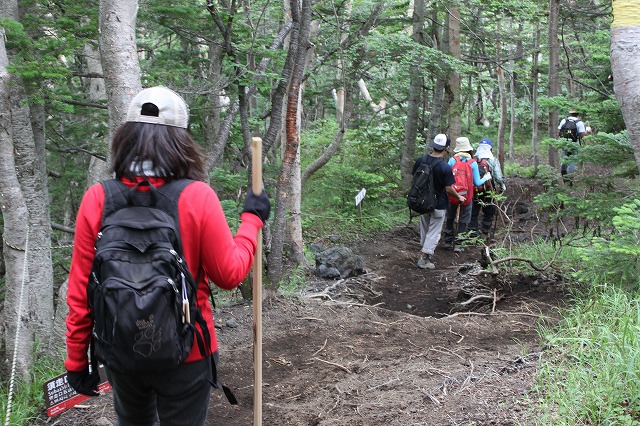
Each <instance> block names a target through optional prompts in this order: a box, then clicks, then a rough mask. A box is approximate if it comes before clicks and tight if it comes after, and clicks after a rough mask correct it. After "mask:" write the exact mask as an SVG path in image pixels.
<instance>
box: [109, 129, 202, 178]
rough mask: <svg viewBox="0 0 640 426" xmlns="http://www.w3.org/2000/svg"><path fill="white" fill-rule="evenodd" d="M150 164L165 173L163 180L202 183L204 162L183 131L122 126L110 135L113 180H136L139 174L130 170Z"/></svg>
mask: <svg viewBox="0 0 640 426" xmlns="http://www.w3.org/2000/svg"><path fill="white" fill-rule="evenodd" d="M143 161H151V162H152V164H153V167H154V168H155V169H157V170H162V171H164V175H165V176H163V177H167V178H172V179H180V178H189V179H194V180H204V179H205V177H206V175H205V172H204V160H203V156H202V154H201V152H200V147H199V146H198V145H197V144H196V143H195V142H194V140H193V139H191V136H190V135H189V133H188V132H187V130H186V129H183V128H180V127H173V126H165V125H162V124H151V123H133V122H127V123H124V124H123V125H122V126H121V127H120V128H119V129H118V130H117V131H116V134H115V135H114V136H113V142H112V144H111V170H112V171H113V172H114V173H115V174H116V178H118V179H121V178H123V177H126V178H128V179H132V180H135V178H136V176H137V175H138V173H136V172H135V170H132V169H131V165H132V164H133V163H134V162H136V163H138V164H142V162H143Z"/></svg>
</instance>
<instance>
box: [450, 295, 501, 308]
mask: <svg viewBox="0 0 640 426" xmlns="http://www.w3.org/2000/svg"><path fill="white" fill-rule="evenodd" d="M479 299H495V296H489V295H486V294H478V295H477V296H473V297H472V298H471V299H469V300H467V301H466V302H460V303H458V305H461V306H466V305H468V304H470V303H473V302H475V301H476V300H479Z"/></svg>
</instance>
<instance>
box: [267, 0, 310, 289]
mask: <svg viewBox="0 0 640 426" xmlns="http://www.w3.org/2000/svg"><path fill="white" fill-rule="evenodd" d="M290 4H291V19H292V22H293V23H294V30H293V32H292V33H291V42H290V44H289V49H290V50H294V51H295V55H294V58H295V60H294V61H293V64H294V65H293V70H292V73H291V81H290V83H289V88H288V91H287V110H286V123H285V124H286V126H285V128H286V144H285V150H284V153H283V154H284V155H283V160H282V166H281V169H280V175H279V176H278V185H277V195H276V213H275V218H274V225H273V235H274V237H276V238H274V240H273V241H272V244H271V254H272V256H271V257H270V262H269V278H270V279H269V281H270V283H269V287H270V289H274V290H275V289H276V288H277V285H278V283H279V282H280V279H281V278H282V275H283V265H284V240H283V239H282V238H277V236H278V235H284V234H285V232H284V231H285V229H286V222H287V217H286V216H287V206H290V205H291V200H290V199H289V197H290V196H291V195H292V194H291V192H292V187H291V181H292V179H293V175H294V173H295V170H294V168H295V167H298V168H299V167H300V163H299V161H298V162H297V161H296V160H297V159H299V156H298V150H299V147H300V134H299V132H298V99H299V96H300V86H301V84H302V77H303V74H304V66H305V61H306V53H307V49H308V48H309V31H310V24H311V3H310V0H303V1H302V3H301V5H298V3H297V0H293V1H291V3H290ZM296 27H298V29H296ZM294 35H295V36H294ZM300 243H301V242H300ZM292 250H293V252H295V251H297V249H295V248H293V247H292ZM272 262H274V263H272ZM274 286H275V287H274Z"/></svg>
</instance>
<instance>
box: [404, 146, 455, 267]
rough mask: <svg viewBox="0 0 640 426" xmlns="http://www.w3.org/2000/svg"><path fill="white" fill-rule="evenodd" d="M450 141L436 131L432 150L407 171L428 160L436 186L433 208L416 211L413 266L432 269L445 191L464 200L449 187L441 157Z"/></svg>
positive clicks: (450, 176) (447, 171)
mask: <svg viewBox="0 0 640 426" xmlns="http://www.w3.org/2000/svg"><path fill="white" fill-rule="evenodd" d="M449 145H451V141H450V140H449V138H448V137H447V136H446V135H444V134H439V135H437V136H436V137H435V138H434V139H433V142H432V143H431V147H432V148H433V152H432V153H431V154H430V155H425V156H422V157H420V158H418V159H417V160H416V162H415V164H414V165H413V170H412V171H411V174H415V172H416V170H417V169H418V167H420V165H421V164H422V163H425V162H426V163H428V164H429V165H431V167H432V168H433V180H434V186H435V189H436V197H437V200H438V201H437V206H436V208H435V210H433V211H431V212H428V213H424V214H421V215H420V246H421V249H420V255H419V257H418V263H417V266H418V268H420V269H433V268H435V267H436V266H435V264H434V263H433V253H434V252H435V250H436V247H437V246H438V241H440V234H441V232H442V225H443V224H444V218H445V215H446V212H447V205H448V203H449V202H448V200H447V193H448V194H451V195H452V196H454V197H456V198H458V199H459V200H460V202H464V200H465V198H464V197H463V196H461V195H458V193H457V192H456V191H455V189H453V187H452V186H451V185H453V184H454V183H455V179H454V178H453V172H452V171H451V166H449V165H448V164H447V163H446V162H445V161H444V159H443V157H444V156H445V154H446V153H447V150H448V149H449Z"/></svg>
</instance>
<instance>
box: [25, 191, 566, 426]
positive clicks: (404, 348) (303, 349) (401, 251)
mask: <svg viewBox="0 0 640 426" xmlns="http://www.w3.org/2000/svg"><path fill="white" fill-rule="evenodd" d="M510 187H511V188H514V189H513V190H517V191H518V193H517V194H508V195H509V196H510V197H511V198H513V199H516V198H517V199H521V198H522V196H523V194H525V193H526V192H527V191H528V190H529V189H530V188H529V189H523V188H522V187H520V189H517V188H518V185H517V184H515V183H513V182H512V183H511V184H510ZM525 198H529V199H530V196H527V197H525ZM525 227H526V224H525V223H523V232H525V229H524V228H525ZM417 232H418V228H417V223H416V221H415V220H414V221H413V223H411V224H409V225H406V226H400V227H398V228H395V229H393V230H391V231H388V232H386V233H383V234H381V235H376V236H372V237H371V238H368V239H366V240H362V241H359V242H358V243H355V245H353V246H351V248H352V249H353V251H354V252H355V253H356V254H358V255H361V256H363V257H364V259H365V266H366V270H367V273H366V274H365V275H361V276H358V277H354V278H349V279H345V280H342V281H326V280H319V279H312V282H311V284H310V286H309V288H307V289H305V292H304V293H303V294H301V295H300V296H296V297H288V298H280V299H278V300H276V301H272V302H271V303H268V302H267V303H265V306H264V314H263V333H264V336H263V361H264V367H263V382H264V383H263V384H264V389H263V415H262V418H263V424H264V425H266V426H281V425H282V426H284V425H292V426H311V425H317V426H347V425H348V426H372V425H389V426H395V425H397V426H410V425H521V424H536V422H535V412H534V407H533V405H532V404H531V403H529V402H528V399H527V395H528V394H529V392H530V389H531V386H532V381H533V379H534V375H535V372H536V369H537V365H538V360H539V357H540V354H541V353H542V351H543V348H541V347H540V344H539V340H538V336H537V333H536V327H537V325H538V323H539V322H541V321H547V322H552V323H553V322H555V321H557V319H558V313H557V309H558V307H559V306H561V304H562V303H563V301H564V298H565V295H564V293H563V288H562V286H561V284H559V283H558V282H556V280H555V279H554V278H553V277H545V276H542V275H540V276H529V277H525V276H504V275H499V276H493V275H490V274H485V273H483V272H481V268H480V267H479V265H478V261H479V260H480V253H481V247H479V246H474V247H468V248H466V249H465V251H464V252H463V253H461V254H454V253H453V252H451V251H444V250H443V249H442V248H439V249H438V250H437V251H436V255H435V263H436V269H434V270H421V269H418V268H416V266H415V262H416V260H417V253H418V251H419V244H418V233H417ZM474 295H483V296H486V297H481V298H477V299H475V300H473V301H471V302H470V303H467V304H461V303H465V302H469V301H470V300H471V299H472V297H474ZM252 316H253V310H252V307H251V305H250V304H239V305H235V306H227V307H222V308H220V309H218V310H217V312H216V326H217V327H219V328H218V329H217V332H218V337H219V340H220V346H221V365H220V369H221V371H220V374H221V376H222V380H223V382H224V383H225V384H227V385H228V386H230V387H231V388H232V389H233V390H234V393H235V395H236V397H237V398H238V400H239V405H237V406H230V405H229V404H228V403H227V401H226V399H225V397H224V395H223V393H222V392H219V391H215V392H214V393H213V394H212V398H211V406H210V409H209V417H208V422H207V424H208V425H221V426H248V425H251V424H253V390H252V382H253V361H252V353H253V352H252V351H253V349H252V324H253V320H252ZM230 319H233V320H235V321H232V322H231V323H229V322H228V321H229V320H230ZM228 323H229V324H233V323H235V324H234V325H237V326H234V327H229V326H227V325H226V324H228ZM111 398H112V395H111V394H110V393H108V394H106V395H102V396H100V397H96V398H93V399H91V400H90V401H88V404H86V407H85V408H83V409H74V410H70V411H69V412H66V413H63V414H61V415H59V416H57V417H54V418H52V419H49V420H48V422H47V423H46V424H49V425H52V424H55V425H99V424H100V425H110V424H112V423H115V415H114V413H113V408H112V405H111ZM38 424H45V423H44V420H43V421H42V422H39V423H38Z"/></svg>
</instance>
